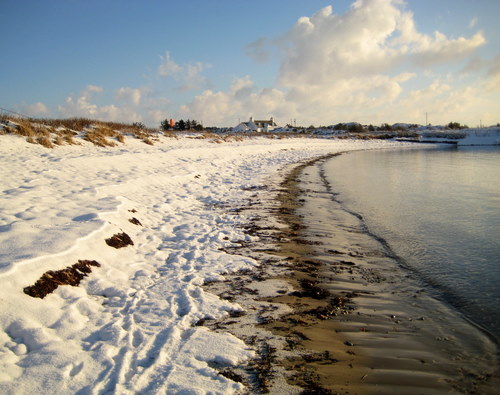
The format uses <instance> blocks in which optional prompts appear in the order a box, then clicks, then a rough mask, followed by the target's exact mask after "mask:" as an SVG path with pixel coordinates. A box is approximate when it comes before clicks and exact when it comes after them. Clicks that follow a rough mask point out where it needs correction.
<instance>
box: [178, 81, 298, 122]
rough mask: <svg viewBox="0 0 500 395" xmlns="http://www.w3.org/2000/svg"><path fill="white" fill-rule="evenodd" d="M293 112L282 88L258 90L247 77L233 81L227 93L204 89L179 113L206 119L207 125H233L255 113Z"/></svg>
mask: <svg viewBox="0 0 500 395" xmlns="http://www.w3.org/2000/svg"><path fill="white" fill-rule="evenodd" d="M293 113H294V110H293V108H291V106H290V103H287V102H286V98H285V93H284V92H283V91H281V90H279V89H275V88H264V89H257V88H256V87H255V86H254V83H253V81H252V80H251V79H250V77H248V76H246V77H244V78H238V79H236V80H234V81H233V83H232V85H231V87H230V89H229V90H228V91H227V92H214V91H212V90H206V91H204V92H203V93H202V94H201V95H198V96H196V97H195V98H194V100H193V101H192V102H191V103H189V104H188V105H184V106H182V107H181V109H180V111H179V114H178V116H179V117H181V118H194V119H197V120H199V121H203V124H204V125H225V126H234V125H235V124H236V123H237V121H238V119H246V118H247V117H249V116H252V115H256V114H258V116H262V117H269V116H272V115H274V116H276V117H280V116H282V117H288V116H289V115H290V114H293ZM287 119H288V118H287Z"/></svg>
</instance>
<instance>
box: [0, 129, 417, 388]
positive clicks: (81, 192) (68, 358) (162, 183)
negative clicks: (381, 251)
mask: <svg viewBox="0 0 500 395" xmlns="http://www.w3.org/2000/svg"><path fill="white" fill-rule="evenodd" d="M1 141H2V144H0V158H1V166H0V179H1V180H2V184H1V185H2V193H1V195H0V281H1V285H2V286H1V287H0V393H2V394H14V393H15V394H28V393H29V394H32V393H49V392H50V393H58V394H69V393H75V392H78V393H79V394H87V393H89V394H91V393H92V394H94V393H95V394H102V393H108V392H109V393H117V394H127V393H189V394H205V393H211V394H215V393H235V392H238V391H242V390H244V388H243V386H242V384H240V383H236V382H233V381H231V380H230V379H228V378H226V377H224V376H221V375H218V373H217V371H216V370H215V369H213V368H212V367H211V363H212V362H216V363H218V364H222V365H229V366H231V365H238V364H241V363H244V362H245V361H247V360H249V359H250V358H252V357H254V356H255V352H254V350H253V349H252V348H251V347H250V346H248V345H246V344H245V343H244V342H243V341H242V340H240V339H238V338H236V337H235V336H233V335H231V334H229V333H216V332H213V331H210V330H209V329H208V328H206V327H198V326H194V323H196V322H197V321H198V320H200V319H203V318H218V317H223V316H227V315H229V313H230V312H232V311H235V310H236V311H238V310H241V307H240V306H238V305H236V304H234V303H231V302H229V301H227V300H222V299H220V298H218V297H217V296H215V295H213V294H210V293H208V292H206V291H204V290H203V289H202V288H201V285H202V284H203V283H204V282H206V281H210V280H223V279H224V275H225V274H228V273H231V272H235V271H237V270H240V269H253V268H255V267H257V266H258V265H259V262H257V261H255V260H253V259H250V258H247V257H244V256H239V255H230V254H228V253H226V252H224V251H223V249H224V247H229V246H234V245H236V243H235V242H237V241H238V240H245V239H248V238H249V237H250V236H248V235H246V234H245V233H244V232H243V231H242V229H241V228H240V227H239V226H238V225H241V224H244V223H247V222H248V221H249V220H250V218H248V217H247V216H246V215H245V214H244V212H240V213H234V212H230V210H228V208H230V207H241V206H242V205H244V204H245V202H248V200H249V199H251V198H252V195H254V194H255V190H256V188H258V187H262V186H263V185H268V184H269V183H272V182H276V181H277V180H278V174H279V173H278V171H279V170H280V169H282V168H284V167H285V166H287V165H290V164H293V163H296V162H298V161H301V160H305V159H310V158H313V157H317V156H320V155H323V154H327V153H333V152H340V151H346V150H355V149H372V148H384V147H392V146H407V145H408V143H397V142H385V141H355V140H328V139H312V138H309V139H308V138H293V139H266V138H253V139H246V140H243V141H233V142H225V143H222V144H215V143H214V141H213V140H210V139H194V138H189V137H181V138H178V139H173V138H166V137H161V138H160V141H159V142H157V143H156V144H155V145H154V146H150V145H147V144H144V143H142V142H140V141H138V140H133V139H128V140H127V142H126V144H124V145H120V146H117V147H113V148H98V147H95V146H93V145H91V144H90V143H87V142H83V143H82V144H81V145H78V146H62V147H57V148H54V149H46V148H44V147H42V146H39V145H32V144H28V143H26V142H25V141H24V140H23V139H22V138H19V137H16V136H9V135H4V136H1ZM266 193H270V192H266ZM132 218H136V219H138V220H139V221H140V223H141V224H142V226H140V225H137V224H133V223H131V222H130V221H129V220H130V219H132ZM121 232H125V233H127V234H128V235H129V236H130V237H131V239H132V240H133V242H134V245H133V246H132V245H129V246H127V247H125V248H121V249H114V248H111V247H109V246H108V245H107V244H106V243H105V242H104V240H105V239H106V238H109V237H110V236H112V235H113V234H116V233H121ZM80 259H88V260H96V261H98V262H99V263H100V264H101V267H96V268H93V271H92V273H91V274H90V275H89V276H87V277H85V278H84V280H83V281H82V282H81V284H80V286H79V287H71V286H68V285H65V286H60V287H58V288H57V289H56V291H55V292H54V293H52V294H49V295H47V296H46V297H45V298H44V299H39V298H32V297H30V296H28V295H26V294H25V293H23V288H24V287H27V286H29V285H33V284H34V283H35V282H36V281H37V280H38V279H39V278H40V277H41V275H42V274H43V273H45V272H47V271H49V270H60V269H63V268H66V267H68V266H71V265H72V264H74V263H76V262H77V261H78V260H80ZM255 289H256V290H258V291H260V292H262V294H263V295H266V294H269V293H273V292H276V290H284V291H287V290H288V288H287V284H286V283H284V282H279V281H273V282H271V283H269V284H267V286H266V284H259V285H256V286H255Z"/></svg>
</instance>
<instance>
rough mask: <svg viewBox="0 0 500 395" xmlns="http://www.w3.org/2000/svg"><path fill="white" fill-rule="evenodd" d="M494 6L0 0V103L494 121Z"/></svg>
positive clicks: (42, 111)
mask: <svg viewBox="0 0 500 395" xmlns="http://www.w3.org/2000/svg"><path fill="white" fill-rule="evenodd" d="M498 15H500V1H498V0H474V1H472V0H439V1H436V0H406V1H405V0H357V1H354V0H330V1H326V0H307V1H306V0H252V1H247V0H182V1H173V0H164V1H160V0H144V1H139V0H134V1H133V0H46V1H40V0H0V17H1V20H2V23H1V24H0V37H2V38H1V40H2V60H1V61H0V108H1V109H3V110H10V111H15V112H18V113H20V114H24V115H28V116H31V117H42V118H67V117H87V118H93V119H101V120H111V121H119V122H125V123H130V122H142V123H144V124H146V125H147V126H151V127H157V126H159V124H160V122H161V121H162V120H164V119H169V118H174V119H194V120H197V121H198V122H201V123H203V125H205V126H236V125H237V124H238V122H239V121H243V120H247V119H248V118H249V117H250V116H253V117H255V118H258V119H266V118H269V117H271V116H274V117H275V119H276V120H277V122H278V124H280V125H284V124H286V123H290V122H294V123H295V124H296V125H301V126H309V125H315V126H320V125H331V124H336V123H339V122H351V121H357V122H361V123H363V124H374V125H378V124H381V123H386V122H387V123H390V124H392V123H396V122H406V123H418V124H425V122H426V119H427V121H428V122H429V123H431V124H444V123H448V122H452V121H453V122H460V123H462V124H467V125H469V126H479V125H480V124H481V125H491V124H497V123H498V122H500V24H498ZM426 114H427V118H426Z"/></svg>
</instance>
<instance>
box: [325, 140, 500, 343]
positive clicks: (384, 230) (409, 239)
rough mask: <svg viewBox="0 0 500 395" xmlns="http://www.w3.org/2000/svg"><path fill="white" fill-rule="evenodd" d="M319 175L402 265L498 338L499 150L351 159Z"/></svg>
mask: <svg viewBox="0 0 500 395" xmlns="http://www.w3.org/2000/svg"><path fill="white" fill-rule="evenodd" d="M324 169H325V175H326V178H327V180H328V182H329V183H330V184H331V185H332V189H333V190H334V191H335V192H338V193H339V195H338V197H337V199H338V200H340V201H341V202H342V203H343V205H344V206H345V207H346V208H348V209H349V210H351V211H354V212H356V213H358V214H361V215H362V216H363V218H364V220H365V222H366V224H367V226H368V228H369V230H370V231H371V232H372V233H374V234H375V235H377V236H379V237H382V238H384V239H385V240H386V241H387V243H388V244H389V245H390V247H391V248H392V250H393V251H394V252H395V253H396V254H397V255H398V256H399V257H400V258H402V261H403V264H404V265H406V266H407V267H409V268H410V269H411V270H413V271H415V272H416V273H417V274H418V276H420V277H421V278H422V279H423V280H424V282H425V283H426V284H427V285H428V286H429V287H430V288H431V289H432V290H434V291H436V293H437V294H438V295H439V296H440V297H442V298H444V299H446V301H447V302H449V303H451V304H452V305H454V306H455V307H456V308H458V309H459V310H460V311H461V312H462V313H463V314H465V315H466V316H467V317H469V318H470V319H471V320H473V321H474V322H476V323H478V324H480V325H481V326H483V327H484V328H486V329H488V330H489V331H490V332H491V333H493V334H494V335H495V336H496V337H497V338H500V148H498V147H481V148H480V147H463V148H462V147H460V148H456V147H446V148H434V147H433V148H428V149H426V148H423V149H409V150H377V151H363V152H353V153H349V154H344V155H342V156H340V157H336V158H333V159H331V160H329V161H328V162H327V163H326V164H325V165H324Z"/></svg>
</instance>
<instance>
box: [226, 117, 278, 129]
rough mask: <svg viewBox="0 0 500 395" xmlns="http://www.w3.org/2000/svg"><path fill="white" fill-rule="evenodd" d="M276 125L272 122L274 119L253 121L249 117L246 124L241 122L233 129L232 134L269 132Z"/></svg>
mask: <svg viewBox="0 0 500 395" xmlns="http://www.w3.org/2000/svg"><path fill="white" fill-rule="evenodd" d="M277 126H278V125H277V124H276V122H275V121H274V117H271V119H266V120H259V121H258V120H254V119H253V117H250V120H249V121H248V122H241V123H240V124H239V125H238V126H236V127H235V128H234V129H233V132H270V131H271V130H273V129H275V128H276V127H277Z"/></svg>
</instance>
